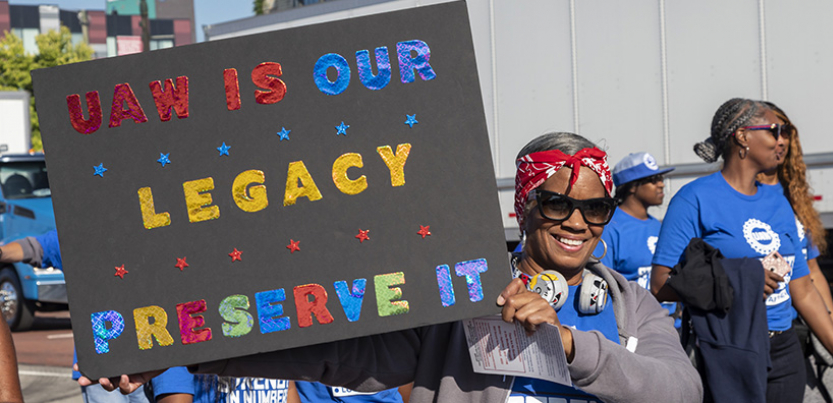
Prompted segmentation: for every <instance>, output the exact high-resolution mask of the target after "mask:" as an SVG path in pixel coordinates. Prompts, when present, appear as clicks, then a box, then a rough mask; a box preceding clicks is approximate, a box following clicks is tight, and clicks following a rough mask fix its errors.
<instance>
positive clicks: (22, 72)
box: [0, 26, 93, 151]
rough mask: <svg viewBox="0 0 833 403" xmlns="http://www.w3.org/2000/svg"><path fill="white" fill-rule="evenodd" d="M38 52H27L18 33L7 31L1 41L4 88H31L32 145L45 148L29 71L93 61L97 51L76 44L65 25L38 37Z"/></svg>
mask: <svg viewBox="0 0 833 403" xmlns="http://www.w3.org/2000/svg"><path fill="white" fill-rule="evenodd" d="M35 42H36V43H37V44H38V54H37V55H31V54H28V53H26V51H25V50H24V48H23V40H21V39H20V38H19V37H18V36H17V35H15V34H14V33H10V32H6V36H5V37H4V38H3V39H2V40H0V90H2V91H16V90H24V91H29V94H30V95H32V96H31V98H30V100H31V104H30V105H29V116H30V118H31V124H32V148H33V149H34V150H38V151H40V150H42V149H43V142H42V141H41V135H40V124H39V123H38V114H37V111H36V110H35V97H34V94H33V93H32V77H31V76H30V75H29V72H30V71H32V70H34V69H39V68H44V67H54V66H60V65H63V64H68V63H75V62H81V61H85V60H90V59H91V58H92V55H93V50H92V48H90V47H89V46H87V44H84V43H80V44H78V45H73V44H72V33H70V31H69V28H67V27H64V26H61V30H60V31H55V30H50V31H49V32H47V33H45V34H40V35H38V36H36V37H35Z"/></svg>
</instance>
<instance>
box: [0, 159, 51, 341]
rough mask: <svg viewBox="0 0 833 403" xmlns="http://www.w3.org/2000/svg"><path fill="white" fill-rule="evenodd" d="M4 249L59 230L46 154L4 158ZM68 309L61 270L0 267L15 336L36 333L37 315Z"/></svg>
mask: <svg viewBox="0 0 833 403" xmlns="http://www.w3.org/2000/svg"><path fill="white" fill-rule="evenodd" d="M0 193H2V196H0V243H2V244H6V243H9V242H11V241H14V240H16V239H20V238H23V237H27V236H34V235H40V234H43V233H44V232H47V231H49V230H52V229H54V228H55V214H54V212H53V211H52V194H51V192H50V191H49V179H48V178H47V174H46V164H45V163H44V159H43V154H6V155H3V156H0ZM60 309H67V293H66V282H65V281H64V273H63V272H62V271H61V270H58V269H55V268H52V267H47V268H35V267H32V266H30V265H28V264H24V263H15V264H4V265H3V266H2V267H0V312H2V314H3V318H4V319H5V320H6V322H7V323H8V324H9V327H11V328H12V330H16V331H22V330H28V329H29V328H31V327H32V323H33V322H34V316H35V311H54V310H60Z"/></svg>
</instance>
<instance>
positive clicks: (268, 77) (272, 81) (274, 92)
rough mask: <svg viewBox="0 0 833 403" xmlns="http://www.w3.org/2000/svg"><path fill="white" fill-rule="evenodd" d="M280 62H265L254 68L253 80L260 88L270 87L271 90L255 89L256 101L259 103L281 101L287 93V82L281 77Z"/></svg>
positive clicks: (265, 103)
mask: <svg viewBox="0 0 833 403" xmlns="http://www.w3.org/2000/svg"><path fill="white" fill-rule="evenodd" d="M281 74H282V72H281V65H280V63H272V62H264V63H261V64H259V65H257V67H255V68H254V69H253V70H252V82H253V83H254V84H255V85H256V86H257V87H258V88H268V89H269V91H261V90H255V101H257V103H259V104H264V105H268V104H274V103H277V102H280V100H282V99H283V96H284V95H286V84H284V82H283V81H282V80H281V79H280V78H277V77H280V76H281ZM272 76H275V77H272Z"/></svg>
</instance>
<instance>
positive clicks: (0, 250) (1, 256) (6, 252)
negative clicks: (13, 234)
mask: <svg viewBox="0 0 833 403" xmlns="http://www.w3.org/2000/svg"><path fill="white" fill-rule="evenodd" d="M21 260H23V248H22V247H21V246H20V244H19V243H17V241H15V242H10V243H7V244H5V245H2V246H0V263H17V262H19V261H21Z"/></svg>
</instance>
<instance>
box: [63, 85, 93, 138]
mask: <svg viewBox="0 0 833 403" xmlns="http://www.w3.org/2000/svg"><path fill="white" fill-rule="evenodd" d="M67 109H69V122H70V123H72V127H73V128H74V129H75V131H77V132H78V133H81V134H91V133H93V132H95V131H96V130H98V128H99V127H101V99H99V97H98V91H90V92H88V93H87V110H88V111H89V112H90V118H89V119H88V120H85V119H84V111H83V110H81V97H80V96H78V94H72V95H67Z"/></svg>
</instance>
